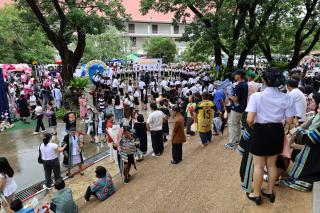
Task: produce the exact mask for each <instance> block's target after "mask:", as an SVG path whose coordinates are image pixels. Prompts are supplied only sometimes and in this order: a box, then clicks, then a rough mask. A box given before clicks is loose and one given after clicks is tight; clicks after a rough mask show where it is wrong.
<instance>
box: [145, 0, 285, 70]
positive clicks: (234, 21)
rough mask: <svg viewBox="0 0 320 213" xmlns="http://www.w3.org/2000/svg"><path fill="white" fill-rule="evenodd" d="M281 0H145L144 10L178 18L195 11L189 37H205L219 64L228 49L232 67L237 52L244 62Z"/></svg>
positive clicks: (181, 19) (188, 32)
mask: <svg viewBox="0 0 320 213" xmlns="http://www.w3.org/2000/svg"><path fill="white" fill-rule="evenodd" d="M281 1H285V0H213V1H212V0H175V1H171V0H161V1H156V0H142V1H141V11H142V12H143V13H146V12H148V11H149V10H150V9H154V10H156V11H159V12H163V13H168V12H174V13H175V21H178V22H179V21H183V20H185V18H186V17H190V16H191V15H194V16H195V19H194V21H193V23H192V24H190V25H189V26H188V29H187V35H186V37H189V39H190V40H191V41H195V40H198V39H199V38H200V37H202V38H204V40H205V41H206V43H207V46H208V47H210V46H212V47H213V49H214V56H215V62H216V64H217V65H222V57H223V53H222V51H223V52H224V53H226V54H227V55H228V63H227V69H232V68H233V62H234V58H235V54H236V53H239V54H240V59H239V62H238V65H237V66H238V67H242V66H243V65H244V63H245V59H246V58H247V55H248V54H249V53H250V51H251V50H252V49H253V48H254V46H255V45H256V44H257V43H258V41H259V40H260V38H261V31H262V30H263V29H264V27H265V26H266V25H267V24H268V22H269V20H270V19H271V17H272V14H273V11H274V10H275V9H276V7H277V5H278V4H279V3H280V2H281Z"/></svg>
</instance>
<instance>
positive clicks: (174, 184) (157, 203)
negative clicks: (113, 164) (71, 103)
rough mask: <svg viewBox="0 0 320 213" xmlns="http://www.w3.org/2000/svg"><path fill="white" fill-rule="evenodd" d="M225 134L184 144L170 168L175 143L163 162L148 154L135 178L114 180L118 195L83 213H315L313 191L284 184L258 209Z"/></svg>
mask: <svg viewBox="0 0 320 213" xmlns="http://www.w3.org/2000/svg"><path fill="white" fill-rule="evenodd" d="M226 141H227V140H226V136H224V137H215V138H214V140H213V143H211V144H210V145H208V146H207V147H201V146H200V145H199V137H198V136H194V137H192V138H191V139H189V140H188V142H187V143H186V144H184V146H183V161H182V162H181V163H180V164H178V165H171V164H170V160H171V145H170V144H169V145H167V146H166V148H165V152H164V154H163V155H162V156H161V157H160V158H153V157H152V156H151V155H150V156H148V157H147V158H146V159H145V160H144V161H143V162H141V163H138V165H137V167H138V170H137V171H135V170H132V171H131V174H132V176H133V177H132V180H131V181H130V183H129V184H127V185H124V184H122V182H121V179H120V177H119V175H117V176H116V177H115V178H114V182H115V185H116V188H117V192H116V193H115V194H114V195H113V196H112V197H111V198H109V199H108V200H106V201H104V202H99V201H97V200H95V199H91V200H90V201H89V202H88V203H85V202H84V199H83V198H80V199H79V200H78V201H77V202H78V205H79V209H80V212H95V213H99V212H108V213H109V212H117V213H119V212H120V213H122V212H130V213H135V212H137V213H138V212H139V213H143V212H148V213H152V212H155V213H162V212H166V213H167V212H168V213H169V212H174V213H178V212H183V213H188V212H197V213H202V212H246V213H251V212H252V213H262V212H268V213H269V212H282V213H285V212H288V213H289V212H290V213H296V212H297V213H300V212H303V213H308V212H311V206H312V193H303V192H298V191H295V190H292V189H289V188H287V187H284V186H280V187H277V188H276V202H275V203H274V204H271V203H270V202H269V201H268V200H266V199H263V204H262V205H261V206H256V205H255V204H254V203H252V202H251V201H249V200H248V199H247V198H246V195H245V193H244V191H243V190H242V189H241V187H240V177H239V164H240V160H241V158H240V156H239V155H238V154H237V153H236V152H235V151H232V150H227V149H225V148H224V143H225V142H226Z"/></svg>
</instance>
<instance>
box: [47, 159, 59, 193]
mask: <svg viewBox="0 0 320 213" xmlns="http://www.w3.org/2000/svg"><path fill="white" fill-rule="evenodd" d="M43 168H44V174H45V178H46V180H45V184H46V187H49V188H50V187H51V185H52V179H51V174H52V172H53V176H54V180H55V181H57V180H58V179H60V178H61V171H60V163H59V159H58V158H56V159H53V160H45V161H43Z"/></svg>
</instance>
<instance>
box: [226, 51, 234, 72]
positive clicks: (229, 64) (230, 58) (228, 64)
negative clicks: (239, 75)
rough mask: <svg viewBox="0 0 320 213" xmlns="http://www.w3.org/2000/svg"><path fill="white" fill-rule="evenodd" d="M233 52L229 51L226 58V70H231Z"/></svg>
mask: <svg viewBox="0 0 320 213" xmlns="http://www.w3.org/2000/svg"><path fill="white" fill-rule="evenodd" d="M234 55H235V54H234V53H231V54H230V55H229V58H228V63H227V68H226V69H227V70H233V61H234Z"/></svg>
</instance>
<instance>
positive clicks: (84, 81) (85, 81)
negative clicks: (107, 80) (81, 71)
mask: <svg viewBox="0 0 320 213" xmlns="http://www.w3.org/2000/svg"><path fill="white" fill-rule="evenodd" d="M88 85H89V78H84V77H76V78H73V79H72V80H71V82H70V87H71V89H73V90H84V89H85V88H86V87H87V86H88Z"/></svg>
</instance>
